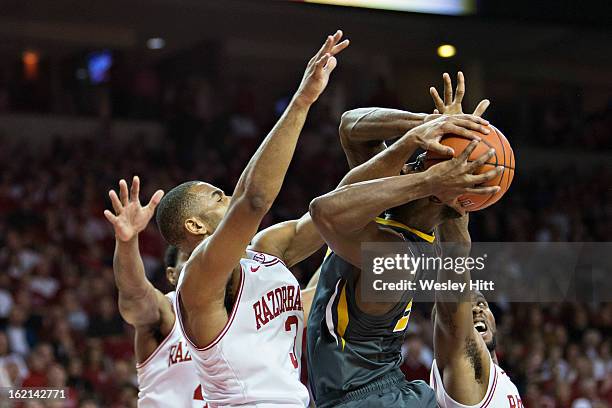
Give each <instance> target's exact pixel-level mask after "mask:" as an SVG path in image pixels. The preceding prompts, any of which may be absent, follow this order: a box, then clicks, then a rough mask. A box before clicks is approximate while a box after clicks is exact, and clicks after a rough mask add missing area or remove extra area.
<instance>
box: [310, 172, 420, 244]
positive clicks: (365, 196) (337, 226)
mask: <svg viewBox="0 0 612 408" xmlns="http://www.w3.org/2000/svg"><path fill="white" fill-rule="evenodd" d="M431 193H432V183H431V182H430V181H429V180H428V176H427V174H426V173H416V174H408V175H403V176H394V177H387V178H384V179H377V180H372V181H365V182H360V183H356V184H350V185H347V186H344V187H341V188H339V189H337V190H334V191H332V192H330V193H328V194H326V195H323V196H321V197H318V198H315V199H314V200H313V201H312V203H311V204H310V214H311V216H312V217H313V219H314V220H315V222H317V220H319V221H325V222H326V223H327V224H330V226H331V227H332V228H333V229H334V230H336V231H339V232H342V233H345V234H346V233H351V232H355V231H359V230H361V229H363V228H364V227H365V226H366V225H368V224H369V223H370V222H371V221H372V220H374V218H376V217H377V216H379V215H380V214H381V213H382V212H384V211H385V210H387V209H389V208H393V207H397V206H400V205H402V204H405V203H407V202H410V201H414V200H417V199H419V198H423V197H427V196H429V195H431Z"/></svg>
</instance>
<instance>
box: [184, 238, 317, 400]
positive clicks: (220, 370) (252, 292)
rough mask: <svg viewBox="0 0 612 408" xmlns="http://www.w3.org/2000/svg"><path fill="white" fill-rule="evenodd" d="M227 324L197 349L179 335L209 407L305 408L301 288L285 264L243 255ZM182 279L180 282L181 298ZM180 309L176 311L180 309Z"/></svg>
mask: <svg viewBox="0 0 612 408" xmlns="http://www.w3.org/2000/svg"><path fill="white" fill-rule="evenodd" d="M240 267H241V278H240V286H239V288H238V290H237V291H236V298H235V301H234V306H233V309H232V312H231V314H230V315H229V317H228V322H227V324H226V325H225V327H224V328H223V330H222V331H221V333H219V335H218V336H217V338H215V339H214V340H213V341H212V342H211V343H210V344H208V345H206V346H204V347H199V348H198V347H196V345H195V344H193V343H192V342H191V341H190V340H189V339H188V338H187V336H186V335H185V332H184V326H183V319H182V317H181V315H180V310H179V313H178V314H177V316H178V317H179V322H180V324H181V330H182V331H183V334H184V335H185V338H186V339H187V340H188V343H189V350H190V352H191V356H192V357H193V360H194V363H195V365H196V370H197V373H198V376H199V379H200V383H201V384H202V390H203V394H204V399H205V400H206V401H207V402H208V404H209V407H211V408H214V407H238V406H239V407H241V408H247V407H249V408H250V407H256V408H272V407H285V408H288V407H306V406H308V402H309V396H308V391H307V389H306V387H305V386H304V385H303V384H302V383H301V382H300V365H301V354H302V340H303V332H304V311H303V309H302V301H301V294H300V286H299V284H298V282H297V280H296V279H295V277H294V276H293V274H292V273H291V272H290V271H289V269H287V267H286V266H285V265H284V264H283V262H282V261H281V260H280V259H278V258H276V257H273V256H271V255H266V254H262V253H260V252H254V251H250V250H248V251H247V258H243V259H241V260H240ZM182 278H183V274H181V277H180V278H179V284H178V289H177V291H178V293H179V296H180V290H181V284H182ZM179 309H180V308H179Z"/></svg>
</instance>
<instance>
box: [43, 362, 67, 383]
mask: <svg viewBox="0 0 612 408" xmlns="http://www.w3.org/2000/svg"><path fill="white" fill-rule="evenodd" d="M47 381H48V382H49V386H50V387H65V386H66V371H64V369H63V368H62V366H61V365H59V364H53V365H52V366H51V368H49V372H48V373H47Z"/></svg>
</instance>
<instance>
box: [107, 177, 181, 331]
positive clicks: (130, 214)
mask: <svg viewBox="0 0 612 408" xmlns="http://www.w3.org/2000/svg"><path fill="white" fill-rule="evenodd" d="M139 192H140V179H139V178H138V177H137V176H134V179H133V181H132V186H131V189H130V191H129V192H128V185H127V183H126V181H125V180H121V181H119V195H117V193H116V192H115V191H114V190H111V191H110V192H109V197H110V199H111V203H112V206H113V209H114V213H113V212H111V211H109V210H105V211H104V216H105V217H106V219H107V220H108V221H109V222H110V223H111V224H112V226H113V229H114V231H115V254H114V258H113V272H114V274H115V283H116V285H117V288H118V290H119V312H120V313H121V316H122V317H123V319H124V320H125V321H126V322H128V323H129V324H131V325H133V326H135V327H139V326H147V325H152V324H157V323H160V320H161V318H162V315H165V313H164V312H165V311H166V310H164V308H166V309H168V310H167V311H169V312H171V310H170V308H171V306H170V303H169V302H168V301H167V300H166V299H165V297H164V295H163V294H162V293H161V292H160V291H159V290H157V289H155V287H154V286H153V285H152V284H151V282H149V280H148V279H147V278H146V276H145V269H144V265H143V263H142V258H141V256H140V251H139V249H138V234H139V233H140V232H141V231H143V230H144V229H145V228H146V226H147V224H148V223H149V221H150V220H151V217H152V216H153V214H154V212H155V207H156V206H157V204H159V201H160V200H161V198H162V196H163V194H164V193H163V191H161V190H158V191H157V192H156V193H155V194H154V195H153V197H151V200H150V201H149V203H148V204H147V205H146V206H144V207H143V206H142V205H141V204H140V199H139Z"/></svg>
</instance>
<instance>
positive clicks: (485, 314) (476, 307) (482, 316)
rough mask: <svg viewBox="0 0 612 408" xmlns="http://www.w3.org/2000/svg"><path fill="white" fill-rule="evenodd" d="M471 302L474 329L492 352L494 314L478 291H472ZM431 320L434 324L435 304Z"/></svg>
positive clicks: (495, 341) (494, 343) (493, 347)
mask: <svg viewBox="0 0 612 408" xmlns="http://www.w3.org/2000/svg"><path fill="white" fill-rule="evenodd" d="M471 303H472V323H473V325H474V330H476V331H477V332H478V334H480V336H481V337H482V339H483V340H484V343H485V345H486V346H487V349H488V350H489V351H490V352H494V351H495V347H496V346H497V325H496V323H495V316H493V312H491V309H489V303H488V302H487V299H485V297H484V295H483V294H482V292H480V291H475V292H473V293H472V299H471ZM431 322H432V324H434V325H435V322H436V305H434V307H433V310H432V311H431Z"/></svg>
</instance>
